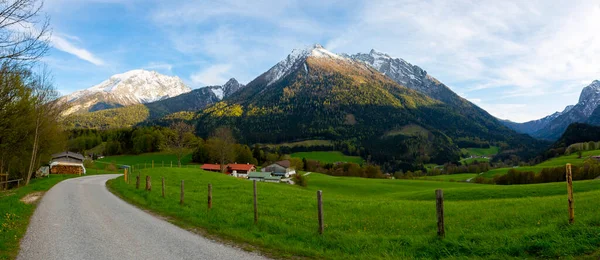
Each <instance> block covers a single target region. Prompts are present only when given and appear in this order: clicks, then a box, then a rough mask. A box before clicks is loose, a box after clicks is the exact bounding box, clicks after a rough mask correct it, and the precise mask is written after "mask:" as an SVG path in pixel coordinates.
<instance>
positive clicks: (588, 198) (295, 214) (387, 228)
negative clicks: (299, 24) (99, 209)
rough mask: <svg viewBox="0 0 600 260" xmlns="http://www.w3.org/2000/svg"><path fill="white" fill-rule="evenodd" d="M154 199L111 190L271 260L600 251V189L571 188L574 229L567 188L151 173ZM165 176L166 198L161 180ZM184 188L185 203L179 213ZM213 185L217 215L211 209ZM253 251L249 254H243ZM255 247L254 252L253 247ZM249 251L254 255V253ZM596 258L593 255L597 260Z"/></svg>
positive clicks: (127, 188)
mask: <svg viewBox="0 0 600 260" xmlns="http://www.w3.org/2000/svg"><path fill="white" fill-rule="evenodd" d="M141 175H142V176H145V175H150V176H152V180H154V185H153V186H154V187H157V188H155V189H153V190H152V191H151V192H147V191H143V190H136V189H135V188H134V186H135V185H134V183H133V182H132V183H131V184H126V183H124V182H123V179H122V177H121V178H118V179H115V180H113V181H110V182H109V183H108V186H109V188H110V189H111V190H113V192H115V193H116V194H118V195H119V196H122V197H124V198H125V199H126V200H128V201H129V202H131V203H134V204H136V205H139V206H141V207H142V208H145V209H149V210H151V211H153V212H156V213H160V214H161V215H163V216H166V217H168V218H169V219H170V220H171V221H172V222H174V223H176V224H178V225H181V226H183V227H187V228H193V229H198V228H199V229H200V230H203V231H204V232H206V233H207V234H209V235H213V236H216V237H220V238H224V239H226V240H230V241H234V242H239V243H242V244H243V245H252V246H253V247H257V248H259V249H261V251H263V252H267V253H270V254H272V255H274V256H283V257H289V256H305V257H310V258H327V259H390V258H395V259H411V258H429V259H431V258H434V259H440V258H492V259H522V258H542V259H547V258H571V257H577V258H580V257H584V256H587V257H590V259H591V255H590V254H593V253H594V252H596V251H597V250H598V248H600V218H599V217H598V214H597V213H598V210H600V206H599V205H598V203H597V202H598V200H600V182H599V181H578V182H575V183H574V189H575V205H576V206H577V208H576V223H575V224H574V225H568V224H567V222H568V215H567V210H566V209H567V203H566V199H567V198H566V187H565V184H564V183H547V184H535V185H512V186H496V185H477V184H468V183H458V182H441V181H419V180H384V179H361V178H343V177H332V176H327V175H322V174H317V173H313V174H311V175H309V186H308V187H307V188H301V187H298V186H291V185H287V184H275V183H258V189H259V190H258V197H259V198H258V206H259V216H260V217H259V222H258V224H257V225H254V224H253V206H252V183H251V182H250V181H247V180H242V179H235V178H233V177H229V176H226V175H222V174H218V173H210V172H204V171H202V170H199V169H175V168H163V169H147V170H142V171H141ZM161 177H165V178H166V187H167V188H166V194H167V197H166V198H162V197H161V196H160V184H159V182H157V181H156V180H160V178H161ZM180 180H185V188H186V190H185V196H186V200H185V204H184V205H183V206H181V205H179V189H180ZM208 183H212V185H213V209H212V210H210V211H208V210H207V208H206V197H207V189H206V186H207V184H208ZM438 188H442V189H444V196H445V199H446V200H445V214H446V229H447V232H446V233H447V235H446V238H445V239H443V240H442V239H438V238H437V236H436V214H435V195H434V191H435V189H438ZM317 190H323V201H324V202H323V204H324V221H325V233H324V235H323V236H319V235H318V233H317V227H318V224H317V219H316V215H317V212H316V191H317ZM243 247H245V248H248V246H243ZM253 247H251V248H253ZM251 250H252V249H251ZM595 257H597V255H595Z"/></svg>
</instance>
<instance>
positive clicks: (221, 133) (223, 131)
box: [207, 127, 236, 172]
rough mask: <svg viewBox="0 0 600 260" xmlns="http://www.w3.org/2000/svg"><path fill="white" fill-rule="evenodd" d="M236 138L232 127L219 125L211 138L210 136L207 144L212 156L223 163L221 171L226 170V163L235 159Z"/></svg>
mask: <svg viewBox="0 0 600 260" xmlns="http://www.w3.org/2000/svg"><path fill="white" fill-rule="evenodd" d="M235 142H236V141H235V138H234V137H233V133H232V132H231V129H229V128H227V127H219V128H217V129H215V131H214V132H213V133H212V135H211V136H210V138H208V141H207V146H208V150H209V154H210V158H212V159H213V160H216V161H218V162H219V164H221V172H224V171H225V164H226V163H229V162H231V161H232V160H234V159H235V157H236V153H235V148H236V147H235V146H236V143H235Z"/></svg>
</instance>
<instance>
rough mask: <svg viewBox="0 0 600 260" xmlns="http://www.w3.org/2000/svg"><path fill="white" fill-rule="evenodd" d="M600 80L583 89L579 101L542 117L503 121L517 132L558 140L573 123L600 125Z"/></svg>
mask: <svg viewBox="0 0 600 260" xmlns="http://www.w3.org/2000/svg"><path fill="white" fill-rule="evenodd" d="M599 106H600V81H598V80H595V81H593V82H592V83H591V84H590V85H588V86H587V87H585V88H584V89H583V90H582V91H581V95H580V96H579V102H578V103H577V104H575V105H570V106H567V107H566V108H565V109H564V110H563V111H562V112H556V113H554V114H552V115H549V116H547V117H544V118H542V119H538V120H533V121H529V122H525V123H515V122H510V121H503V123H504V124H505V125H506V126H508V127H510V128H512V129H514V130H515V131H517V132H520V133H525V134H529V135H531V136H533V137H535V138H539V139H547V140H557V139H558V138H560V137H561V135H562V134H563V133H564V132H565V130H566V129H567V127H569V125H571V124H573V123H589V124H592V125H600V108H599Z"/></svg>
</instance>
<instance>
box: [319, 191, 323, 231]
mask: <svg viewBox="0 0 600 260" xmlns="http://www.w3.org/2000/svg"><path fill="white" fill-rule="evenodd" d="M317 207H318V211H319V234H320V235H323V231H324V226H323V191H320V190H319V191H317Z"/></svg>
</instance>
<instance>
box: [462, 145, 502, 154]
mask: <svg viewBox="0 0 600 260" xmlns="http://www.w3.org/2000/svg"><path fill="white" fill-rule="evenodd" d="M499 149H500V148H498V146H490V148H463V149H462V152H463V153H467V154H469V155H473V156H489V155H491V156H493V155H496V154H498V151H499Z"/></svg>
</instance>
